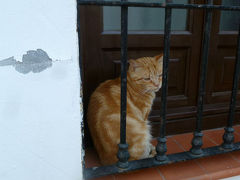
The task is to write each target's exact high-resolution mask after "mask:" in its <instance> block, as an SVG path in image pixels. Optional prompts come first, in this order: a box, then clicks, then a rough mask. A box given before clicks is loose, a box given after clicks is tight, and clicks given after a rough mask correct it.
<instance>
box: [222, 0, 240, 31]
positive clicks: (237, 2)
mask: <svg viewBox="0 0 240 180" xmlns="http://www.w3.org/2000/svg"><path fill="white" fill-rule="evenodd" d="M222 5H233V6H240V0H222ZM239 23H240V12H239V11H222V12H221V20H220V31H237V30H238V26H239Z"/></svg>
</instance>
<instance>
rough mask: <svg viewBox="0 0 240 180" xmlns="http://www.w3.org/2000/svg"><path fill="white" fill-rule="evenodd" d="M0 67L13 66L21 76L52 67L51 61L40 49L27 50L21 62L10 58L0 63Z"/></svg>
mask: <svg viewBox="0 0 240 180" xmlns="http://www.w3.org/2000/svg"><path fill="white" fill-rule="evenodd" d="M0 66H13V67H14V68H15V70H16V71H18V72H19V73H22V74H27V73H29V72H33V73H39V72H41V71H44V70H45V69H47V68H49V67H51V66H52V59H51V58H49V56H48V54H47V53H46V52H45V51H43V50H42V49H37V50H29V51H27V54H24V55H23V56H22V62H20V61H16V60H15V59H14V57H10V58H7V59H4V60H2V61H0Z"/></svg>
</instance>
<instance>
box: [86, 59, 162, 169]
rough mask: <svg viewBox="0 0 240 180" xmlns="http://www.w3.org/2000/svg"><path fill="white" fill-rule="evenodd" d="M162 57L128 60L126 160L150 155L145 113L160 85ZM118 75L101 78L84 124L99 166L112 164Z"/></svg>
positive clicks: (117, 137) (116, 132)
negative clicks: (128, 155)
mask: <svg viewBox="0 0 240 180" xmlns="http://www.w3.org/2000/svg"><path fill="white" fill-rule="evenodd" d="M162 61H163V56H162V55H159V56H155V57H143V58H139V59H137V60H130V61H129V63H130V66H129V69H128V72H127V127H126V131H127V134H126V140H127V143H128V145H129V148H128V151H129V154H130V159H129V160H137V159H143V158H148V157H153V156H154V155H155V154H156V151H155V148H154V147H153V145H152V144H151V142H150V141H151V134H150V126H149V124H148V115H149V112H150V110H151V106H152V104H153V99H154V98H155V92H157V91H158V90H159V89H160V87H161V85H162ZM120 91H121V90H120V78H116V79H113V80H108V81H105V82H104V83H102V84H100V85H99V86H98V88H97V89H96V90H95V92H94V93H93V94H92V96H91V99H90V102H89V106H88V126H89V129H90V133H91V136H92V139H93V142H94V145H95V148H96V150H97V152H98V155H99V157H100V160H101V163H102V164H103V165H109V164H113V163H116V162H117V161H118V159H117V156H116V154H117V151H118V144H119V142H120Z"/></svg>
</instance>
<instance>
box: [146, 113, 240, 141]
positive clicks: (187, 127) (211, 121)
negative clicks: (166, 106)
mask: <svg viewBox="0 0 240 180" xmlns="http://www.w3.org/2000/svg"><path fill="white" fill-rule="evenodd" d="M152 119H153V118H150V120H151V121H152V122H154V123H151V124H150V125H151V127H152V128H151V132H152V136H153V137H158V136H159V130H160V123H159V122H156V121H154V120H152ZM227 119H228V113H220V114H212V115H205V116H203V121H202V124H203V126H202V127H203V129H213V128H218V127H224V126H226V124H227ZM239 123H240V112H239V111H237V112H236V114H235V121H234V124H239ZM195 125H196V118H195V117H190V118H180V119H173V120H168V121H167V123H166V134H167V135H174V134H181V133H187V132H193V131H194V129H195Z"/></svg>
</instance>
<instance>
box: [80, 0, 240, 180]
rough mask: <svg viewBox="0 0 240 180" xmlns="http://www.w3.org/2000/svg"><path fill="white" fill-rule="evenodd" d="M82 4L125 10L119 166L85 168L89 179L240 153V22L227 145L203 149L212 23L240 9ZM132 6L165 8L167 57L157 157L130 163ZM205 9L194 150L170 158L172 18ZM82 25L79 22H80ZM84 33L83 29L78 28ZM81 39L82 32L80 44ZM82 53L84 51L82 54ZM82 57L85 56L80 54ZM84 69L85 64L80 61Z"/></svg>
mask: <svg viewBox="0 0 240 180" xmlns="http://www.w3.org/2000/svg"><path fill="white" fill-rule="evenodd" d="M77 4H78V6H79V5H98V6H120V7H121V111H120V112H121V122H120V123H121V126H120V144H119V145H118V146H119V150H118V154H117V157H118V159H119V161H118V163H116V164H113V165H111V166H101V167H94V168H84V176H85V178H86V179H88V178H93V177H98V176H104V175H110V174H114V173H121V172H127V171H131V170H137V169H142V168H147V167H153V166H159V165H164V164H169V163H173V162H180V161H186V160H191V159H196V158H200V157H206V156H211V155H216V154H222V153H227V152H231V151H236V150H240V142H238V143H234V142H233V141H234V134H233V132H234V129H233V121H234V113H235V106H236V96H237V91H238V80H239V75H240V22H239V30H238V40H237V52H236V62H235V70H234V76H233V85H232V94H231V99H230V107H229V116H228V121H227V125H226V127H225V133H224V135H223V143H222V145H220V146H214V147H210V148H205V149H202V148H201V147H202V145H203V142H202V137H203V133H202V132H201V131H202V114H203V98H204V93H205V84H206V75H207V63H208V51H209V38H210V31H211V24H212V13H213V10H227V11H240V6H224V5H213V0H207V4H202V5H199V4H174V3H172V2H171V0H166V2H165V3H150V2H149V3H148V2H146V3H144V2H130V1H126V0H120V1H105V0H77ZM128 7H149V8H165V24H164V56H163V80H162V94H161V112H160V116H161V122H160V124H161V126H160V133H159V137H158V138H157V141H158V144H157V147H156V151H157V155H156V156H155V157H154V158H147V159H142V160H136V161H128V158H129V153H128V144H127V142H126V102H127V97H126V92H127V39H128V27H127V25H128ZM174 8H178V9H179V8H180V9H204V10H205V12H206V14H205V21H204V22H205V24H204V34H203V47H202V59H201V72H200V83H199V93H198V103H197V115H196V117H197V121H196V128H195V131H194V133H193V134H194V137H193V140H192V148H191V149H190V151H189V152H181V153H176V154H170V155H166V152H167V146H166V141H167V139H166V137H165V134H166V130H165V129H166V101H167V89H168V64H169V52H170V35H171V16H172V9H174ZM78 25H79V22H78ZM78 31H80V26H78ZM80 40H81V37H80V32H79V41H80ZM80 52H81V51H80ZM80 56H81V54H80ZM80 67H82V66H81V61H80Z"/></svg>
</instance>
